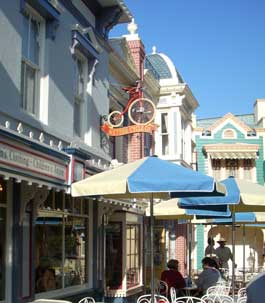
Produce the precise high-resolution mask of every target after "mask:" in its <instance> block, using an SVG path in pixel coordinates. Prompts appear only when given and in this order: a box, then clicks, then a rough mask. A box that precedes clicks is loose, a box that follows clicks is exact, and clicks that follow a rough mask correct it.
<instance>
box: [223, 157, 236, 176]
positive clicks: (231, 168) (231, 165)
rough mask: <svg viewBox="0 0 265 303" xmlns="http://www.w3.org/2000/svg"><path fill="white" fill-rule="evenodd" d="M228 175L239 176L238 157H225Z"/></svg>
mask: <svg viewBox="0 0 265 303" xmlns="http://www.w3.org/2000/svg"><path fill="white" fill-rule="evenodd" d="M225 170H226V177H227V178H228V177H230V176H233V177H235V178H238V177H239V160H238V159H225Z"/></svg>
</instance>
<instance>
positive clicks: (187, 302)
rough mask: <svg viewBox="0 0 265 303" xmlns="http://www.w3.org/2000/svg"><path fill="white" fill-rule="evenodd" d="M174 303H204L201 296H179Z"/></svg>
mask: <svg viewBox="0 0 265 303" xmlns="http://www.w3.org/2000/svg"><path fill="white" fill-rule="evenodd" d="M174 303H206V301H204V300H203V299H202V298H196V297H179V298H177V299H176V300H175V301H174Z"/></svg>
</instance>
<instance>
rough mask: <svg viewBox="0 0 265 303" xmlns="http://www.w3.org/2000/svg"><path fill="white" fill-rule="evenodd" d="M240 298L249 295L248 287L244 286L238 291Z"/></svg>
mask: <svg viewBox="0 0 265 303" xmlns="http://www.w3.org/2000/svg"><path fill="white" fill-rule="evenodd" d="M237 296H238V298H242V297H246V296H247V290H246V287H242V288H240V289H239V290H238V293H237Z"/></svg>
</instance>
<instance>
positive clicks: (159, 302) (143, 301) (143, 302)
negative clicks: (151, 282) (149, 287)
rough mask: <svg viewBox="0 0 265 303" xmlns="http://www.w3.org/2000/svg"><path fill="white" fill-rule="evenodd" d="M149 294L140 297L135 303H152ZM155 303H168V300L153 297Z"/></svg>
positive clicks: (161, 297) (162, 297)
mask: <svg viewBox="0 0 265 303" xmlns="http://www.w3.org/2000/svg"><path fill="white" fill-rule="evenodd" d="M151 300H152V299H151V294H148V295H142V296H140V297H139V298H138V299H137V303H152V302H151ZM155 302H156V303H169V301H168V299H167V298H166V297H164V296H161V295H155Z"/></svg>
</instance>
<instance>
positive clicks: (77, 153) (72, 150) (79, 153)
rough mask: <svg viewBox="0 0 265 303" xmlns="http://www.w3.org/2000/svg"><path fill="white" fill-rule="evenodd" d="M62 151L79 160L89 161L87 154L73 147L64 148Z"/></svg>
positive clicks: (89, 157) (89, 156)
mask: <svg viewBox="0 0 265 303" xmlns="http://www.w3.org/2000/svg"><path fill="white" fill-rule="evenodd" d="M63 150H64V151H65V152H66V153H67V154H69V155H74V156H77V157H78V158H81V159H83V160H89V159H91V155H89V154H88V153H86V152H84V151H82V150H80V149H77V148H74V147H66V148H64V149H63Z"/></svg>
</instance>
